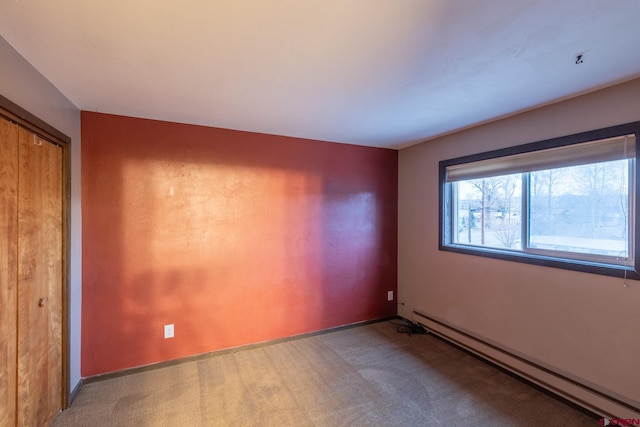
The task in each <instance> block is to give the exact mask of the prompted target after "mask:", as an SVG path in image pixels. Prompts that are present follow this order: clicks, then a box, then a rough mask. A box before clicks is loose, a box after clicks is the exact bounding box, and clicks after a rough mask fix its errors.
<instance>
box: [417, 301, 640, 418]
mask: <svg viewBox="0 0 640 427" xmlns="http://www.w3.org/2000/svg"><path fill="white" fill-rule="evenodd" d="M413 314H415V315H416V316H418V317H420V318H422V319H424V320H426V321H428V322H430V324H431V325H429V324H425V323H423V322H420V321H418V323H419V324H420V325H422V326H423V327H424V328H426V329H427V330H428V331H430V332H432V333H433V334H434V335H436V336H438V337H440V338H442V339H444V340H445V341H447V342H449V343H451V344H452V345H454V346H456V347H459V348H461V349H462V350H465V351H466V352H467V353H470V354H472V355H475V356H477V357H479V358H480V359H482V360H484V361H486V362H487V363H489V364H491V365H494V366H496V367H498V368H500V369H501V370H503V371H507V372H509V373H511V374H512V376H515V377H517V378H519V379H522V380H524V381H525V382H527V383H530V384H533V385H536V386H537V388H541V389H543V390H547V391H548V392H549V393H550V394H552V395H554V396H557V397H559V398H560V399H562V400H563V401H567V402H571V403H573V404H574V406H578V407H579V408H582V409H584V410H586V411H588V413H591V414H599V415H600V417H602V416H606V417H610V418H615V414H610V413H609V411H607V410H604V409H602V408H600V407H598V406H597V405H595V404H594V403H592V402H587V401H585V400H584V399H581V398H579V397H576V396H574V395H572V394H571V393H569V392H567V391H566V390H562V389H560V388H558V387H556V386H554V385H552V384H549V383H548V382H546V381H544V380H541V379H540V378H536V377H534V376H533V375H531V374H529V373H527V372H524V371H522V370H521V369H518V368H516V367H515V366H512V365H510V364H509V363H508V362H505V361H504V360H499V359H496V358H495V357H493V356H491V355H489V354H487V353H486V352H483V351H481V350H479V349H477V348H474V347H472V346H470V345H468V344H465V343H463V342H461V341H460V340H458V339H456V338H455V337H453V336H451V334H449V333H447V332H444V331H443V329H445V330H450V331H453V332H455V333H456V334H458V335H461V336H463V337H465V338H468V339H470V340H473V341H475V342H477V343H479V344H481V345H483V346H486V347H487V348H490V349H491V350H494V351H496V352H498V353H501V354H503V355H505V356H507V357H510V358H512V359H514V360H516V361H518V362H520V363H523V364H525V365H528V366H530V367H532V368H534V369H536V370H539V371H540V372H543V373H545V374H548V375H550V376H553V377H555V378H557V379H559V380H562V381H564V382H566V383H568V384H570V385H572V386H574V387H577V388H580V389H582V390H584V391H587V392H589V393H591V394H593V395H595V396H597V397H599V398H601V399H604V400H607V401H609V402H611V403H613V404H615V405H617V406H619V407H622V408H625V409H627V410H630V411H632V412H635V413H640V408H638V407H636V406H634V405H633V404H631V403H629V402H626V401H623V400H621V399H620V398H619V397H616V396H613V395H612V394H613V393H607V392H604V391H602V390H598V389H596V388H594V387H593V386H591V385H589V384H585V382H582V381H579V380H578V379H575V378H571V377H570V376H569V374H564V373H561V372H558V371H557V370H555V369H552V368H550V367H547V366H544V365H543V364H542V363H540V362H537V361H534V360H531V359H530V358H527V357H525V356H524V355H521V354H518V353H517V352H515V351H511V350H509V349H506V348H504V347H503V346H500V345H498V344H496V343H493V342H491V341H490V340H486V339H483V338H482V337H478V336H477V335H475V334H473V333H471V332H469V331H465V330H463V329H461V328H458V327H456V326H454V325H451V324H449V323H448V322H446V321H443V320H441V319H438V318H436V317H434V316H432V315H429V314H426V313H423V312H421V311H419V310H414V311H413ZM433 324H435V325H437V326H436V327H435V328H434V327H433Z"/></svg>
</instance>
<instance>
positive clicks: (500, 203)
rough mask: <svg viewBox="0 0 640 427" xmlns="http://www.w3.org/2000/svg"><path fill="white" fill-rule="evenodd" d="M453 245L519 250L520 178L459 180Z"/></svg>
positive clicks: (498, 177)
mask: <svg viewBox="0 0 640 427" xmlns="http://www.w3.org/2000/svg"><path fill="white" fill-rule="evenodd" d="M452 185H454V186H456V188H455V190H454V194H455V195H456V196H455V197H456V200H454V206H455V213H454V216H455V220H454V224H457V230H456V229H455V228H456V227H454V233H453V239H452V240H453V242H454V243H459V244H467V245H474V246H484V247H491V248H499V249H517V250H520V249H521V248H522V243H521V236H520V235H521V227H522V226H521V205H522V203H521V201H522V175H521V174H514V175H503V176H494V177H490V178H480V179H471V180H466V181H458V182H457V183H453V184H452Z"/></svg>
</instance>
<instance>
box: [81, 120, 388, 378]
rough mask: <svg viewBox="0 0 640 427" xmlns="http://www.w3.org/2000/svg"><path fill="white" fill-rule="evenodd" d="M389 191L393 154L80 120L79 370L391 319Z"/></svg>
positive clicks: (162, 125)
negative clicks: (170, 331)
mask: <svg viewBox="0 0 640 427" xmlns="http://www.w3.org/2000/svg"><path fill="white" fill-rule="evenodd" d="M397 187H398V153H397V152H396V151H393V150H385V149H377V148H370V147H360V146H354V145H346V144H336V143H329V142H321V141H313V140H304V139H297V138H289V137H281V136H274V135H264V134H256V133H249V132H241V131H231V130H225V129H217V128H208V127H202V126H194V125H184V124H177V123H169V122H161V121H154V120H145V119H136V118H130V117H122V116H113V115H107V114H98V113H90V112H83V113H82V213H83V217H82V227H83V238H82V244H83V246H82V251H83V254H82V255H83V260H82V270H83V272H82V278H83V287H82V375H83V376H91V375H96V374H101V373H106V372H110V371H116V370H121V369H125V368H130V367H134V366H140V365H145V364H149V363H154V362H160V361H165V360H171V359H176V358H180V357H184V356H189V355H194V354H200V353H206V352H210V351H214V350H219V349H224V348H229V347H234V346H239V345H244V344H250V343H256V342H261V341H266V340H271V339H276V338H281V337H286V336H292V335H296V334H301V333H305V332H310V331H316V330H321V329H326V328H330V327H335V326H339V325H345V324H349V323H353V322H359V321H364V320H370V319H376V318H381V317H385V316H390V315H395V314H396V303H395V301H391V302H388V301H387V291H389V290H393V291H394V295H395V293H396V284H397V260H396V258H397V200H398V193H397ZM170 323H173V324H174V325H175V337H174V338H170V339H164V338H163V325H165V324H170Z"/></svg>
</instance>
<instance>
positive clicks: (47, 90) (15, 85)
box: [0, 37, 82, 391]
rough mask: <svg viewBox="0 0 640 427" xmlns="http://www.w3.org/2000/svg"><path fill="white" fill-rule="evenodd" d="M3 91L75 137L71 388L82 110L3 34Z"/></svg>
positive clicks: (75, 369)
mask: <svg viewBox="0 0 640 427" xmlns="http://www.w3.org/2000/svg"><path fill="white" fill-rule="evenodd" d="M0 94H2V96H4V97H5V98H8V99H9V100H11V101H12V102H14V103H15V104H18V105H19V106H20V107H22V108H24V109H25V110H27V111H29V112H30V113H31V114H33V115H35V116H36V117H38V118H39V119H41V120H43V121H45V122H46V123H48V124H49V125H51V126H53V127H54V128H56V129H58V130H59V131H60V132H63V133H64V134H65V135H67V136H69V137H70V138H71V272H70V273H71V284H70V286H71V291H70V304H71V307H70V313H69V315H70V327H71V330H70V341H71V349H70V350H71V352H70V359H71V370H70V372H69V382H70V391H71V390H73V388H74V387H75V386H76V385H77V384H78V382H79V381H80V320H81V316H80V310H81V302H82V283H81V276H82V275H81V256H82V247H81V237H82V234H81V233H82V229H81V226H82V221H81V219H82V218H81V211H80V189H81V187H80V111H79V110H78V108H76V106H75V105H73V103H72V102H71V101H69V100H68V99H67V98H66V97H65V96H64V95H63V94H62V93H60V91H59V90H58V89H57V88H56V87H55V86H54V85H53V84H51V82H49V81H48V80H47V79H46V78H44V77H43V76H42V74H40V73H39V72H38V71H37V70H36V69H35V68H33V67H32V66H31V64H29V62H27V61H26V60H25V59H24V58H23V57H22V56H20V54H19V53H18V52H16V51H15V50H14V49H13V48H12V47H11V45H9V43H7V41H6V40H5V39H3V38H2V37H0Z"/></svg>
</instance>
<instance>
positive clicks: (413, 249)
mask: <svg viewBox="0 0 640 427" xmlns="http://www.w3.org/2000/svg"><path fill="white" fill-rule="evenodd" d="M638 120H640V79H638V80H634V81H630V82H627V83H624V84H620V85H617V86H614V87H610V88H607V89H603V90H600V91H597V92H593V93H590V94H587V95H583V96H580V97H577V98H573V99H570V100H567V101H563V102H560V103H557V104H553V105H550V106H546V107H543V108H540V109H537V110H532V111H529V112H526V113H522V114H519V115H515V116H512V117H509V118H506V119H503V120H500V121H496V122H492V123H489V124H486V125H482V126H479V127H476V128H472V129H468V130H466V131H462V132H459V133H456V134H452V135H448V136H445V137H442V138H439V139H436V140H433V141H428V142H425V143H422V144H419V145H415V146H412V147H409V148H407V149H404V150H401V151H400V156H399V234H398V239H399V254H398V259H399V263H398V270H399V274H398V279H399V280H398V301H399V302H403V301H404V302H405V305H404V306H399V314H400V315H401V316H404V317H406V318H409V319H413V318H415V316H414V315H413V313H412V311H413V310H414V309H419V310H422V311H423V312H425V313H428V314H431V315H433V316H435V317H437V318H440V319H443V320H445V321H447V322H449V323H451V324H453V325H456V326H457V327H460V328H463V329H465V330H468V331H470V332H472V333H474V334H477V335H479V336H481V337H484V338H486V339H489V340H491V341H493V342H496V343H498V344H499V345H501V346H504V347H507V348H509V349H512V350H514V351H516V352H519V353H522V354H524V355H526V356H527V357H529V358H532V359H535V360H537V361H539V362H541V363H543V364H545V365H548V366H550V367H552V368H553V369H555V370H558V371H560V372H563V373H565V374H568V375H569V376H571V377H575V378H578V379H580V380H581V381H583V382H585V383H589V384H592V385H595V387H597V388H600V389H603V390H607V391H609V392H611V394H613V395H616V396H621V397H624V398H626V399H627V400H630V401H632V402H635V405H636V406H640V403H638V402H640V389H639V388H638V384H637V383H638V378H639V377H638V375H639V373H640V357H638V354H640V332H639V330H638V326H640V319H639V318H638V307H639V306H640V282H636V281H630V282H629V283H628V286H626V287H625V283H624V280H623V279H619V278H612V277H606V276H599V275H593V274H586V273H579V272H573V271H568V270H561V269H554V268H548V267H539V266H533V265H528V264H520V263H516V262H509V261H500V260H495V259H489V258H483V257H477V256H470V255H463V254H457V253H452V252H443V251H439V250H438V162H439V161H440V160H444V159H450V158H455V157H459V156H463V155H467V154H473V153H478V152H483V151H487V150H493V149H498V148H504V147H508V146H512V145H518V144H523V143H528V142H535V141H539V140H543V139H547V138H553V137H558V136H563V135H569V134H573V133H577V132H582V131H588V130H593V129H598V128H602V127H606V126H612V125H618V124H622V123H628V122H632V121H638ZM463 340H464V339H463ZM545 381H549V382H553V381H554V380H553V379H545ZM558 385H559V386H563V385H562V384H558ZM563 387H564V386H563ZM572 393H574V394H581V392H580V391H572ZM579 397H580V398H582V399H586V400H589V401H590V402H592V403H593V404H594V405H597V407H599V408H601V409H604V410H606V411H608V414H609V415H616V416H622V415H629V412H626V411H625V410H624V409H620V408H619V407H618V406H616V405H609V404H608V403H607V402H602V401H599V400H598V399H597V398H593V397H592V396H591V395H590V394H584V395H582V394H581V395H580V396H579Z"/></svg>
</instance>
